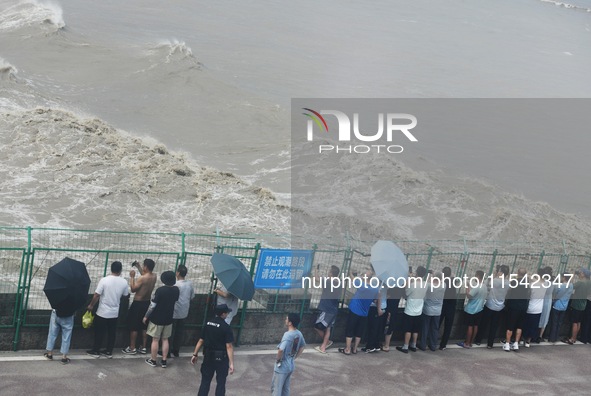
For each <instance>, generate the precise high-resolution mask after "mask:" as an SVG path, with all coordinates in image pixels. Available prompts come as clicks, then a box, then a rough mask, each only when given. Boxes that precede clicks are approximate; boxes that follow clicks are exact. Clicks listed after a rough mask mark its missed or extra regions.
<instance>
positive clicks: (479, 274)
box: [458, 270, 487, 348]
mask: <svg viewBox="0 0 591 396" xmlns="http://www.w3.org/2000/svg"><path fill="white" fill-rule="evenodd" d="M474 278H476V280H477V281H478V285H477V286H476V287H466V297H468V303H467V304H466V306H465V307H464V317H465V318H466V324H467V325H468V329H467V330H466V339H465V340H464V341H462V342H458V346H461V347H462V348H472V342H473V341H474V336H476V334H478V326H479V325H480V318H481V317H482V310H483V308H484V303H485V301H486V294H487V290H486V285H485V284H484V282H483V279H484V272H483V271H481V270H478V271H476V273H475V275H474ZM471 283H472V280H471V281H470V284H471Z"/></svg>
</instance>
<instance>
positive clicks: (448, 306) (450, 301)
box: [439, 267, 458, 351]
mask: <svg viewBox="0 0 591 396" xmlns="http://www.w3.org/2000/svg"><path fill="white" fill-rule="evenodd" d="M441 272H442V273H443V282H444V283H445V294H444V296H443V306H442V307H441V316H440V318H439V328H441V325H443V324H444V323H443V322H445V325H444V327H443V334H442V336H441V341H439V350H440V351H445V350H446V349H447V342H448V341H449V336H450V335H451V328H452V326H453V324H454V319H455V317H456V306H457V305H458V301H457V300H458V289H456V288H455V287H454V286H453V279H452V278H451V268H449V267H444V268H443V269H442V270H441Z"/></svg>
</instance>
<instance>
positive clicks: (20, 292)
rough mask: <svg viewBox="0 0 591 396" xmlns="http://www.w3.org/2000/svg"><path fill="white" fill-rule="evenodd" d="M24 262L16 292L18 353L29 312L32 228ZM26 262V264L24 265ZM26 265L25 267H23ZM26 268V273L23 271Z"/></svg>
mask: <svg viewBox="0 0 591 396" xmlns="http://www.w3.org/2000/svg"><path fill="white" fill-rule="evenodd" d="M24 256H25V257H24V260H22V261H21V273H20V275H19V285H18V288H17V292H16V300H17V309H16V329H15V331H14V339H13V340H12V350H13V351H16V350H17V348H18V343H19V341H20V330H21V326H22V324H23V321H24V317H25V311H26V310H27V306H26V305H27V301H26V300H25V290H26V289H28V288H29V286H28V284H27V282H30V280H29V279H28V274H29V265H30V264H31V227H27V250H26V251H25V252H24ZM23 261H24V263H23ZM23 264H24V265H23ZM23 267H24V271H23Z"/></svg>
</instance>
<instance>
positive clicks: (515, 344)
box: [511, 341, 519, 352]
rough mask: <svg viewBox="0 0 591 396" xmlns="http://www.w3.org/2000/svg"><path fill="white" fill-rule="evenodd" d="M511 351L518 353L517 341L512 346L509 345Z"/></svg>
mask: <svg viewBox="0 0 591 396" xmlns="http://www.w3.org/2000/svg"><path fill="white" fill-rule="evenodd" d="M511 350H512V351H515V352H518V351H519V344H518V343H517V341H515V342H514V343H513V344H511Z"/></svg>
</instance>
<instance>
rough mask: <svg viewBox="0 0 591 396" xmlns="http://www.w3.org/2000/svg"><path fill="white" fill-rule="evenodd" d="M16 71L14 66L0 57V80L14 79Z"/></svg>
mask: <svg viewBox="0 0 591 396" xmlns="http://www.w3.org/2000/svg"><path fill="white" fill-rule="evenodd" d="M16 73H18V70H17V69H16V67H14V66H13V65H11V64H10V63H8V62H7V61H6V60H4V59H2V58H0V81H3V80H4V81H6V80H11V81H16Z"/></svg>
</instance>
